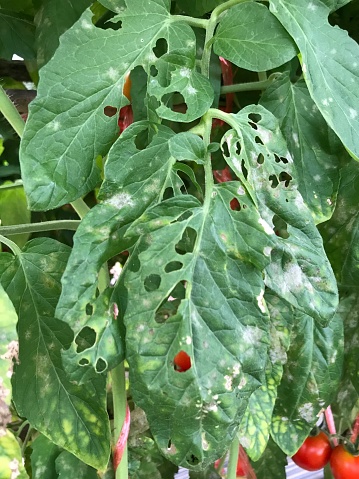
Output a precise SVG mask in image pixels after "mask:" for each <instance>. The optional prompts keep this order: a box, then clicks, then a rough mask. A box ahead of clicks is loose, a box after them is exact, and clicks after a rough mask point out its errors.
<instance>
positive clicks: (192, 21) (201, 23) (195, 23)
mask: <svg viewBox="0 0 359 479" xmlns="http://www.w3.org/2000/svg"><path fill="white" fill-rule="evenodd" d="M171 20H173V21H175V22H186V23H188V25H190V26H191V27H197V28H207V25H208V22H209V20H206V19H204V18H195V17H187V16H186V15H172V16H171Z"/></svg>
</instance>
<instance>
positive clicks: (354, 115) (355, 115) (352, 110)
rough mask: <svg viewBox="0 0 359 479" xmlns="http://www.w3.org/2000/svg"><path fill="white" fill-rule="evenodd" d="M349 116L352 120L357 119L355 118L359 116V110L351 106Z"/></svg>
mask: <svg viewBox="0 0 359 479" xmlns="http://www.w3.org/2000/svg"><path fill="white" fill-rule="evenodd" d="M349 116H350V118H351V119H352V120H355V118H356V117H357V116H358V112H357V111H356V110H354V108H349Z"/></svg>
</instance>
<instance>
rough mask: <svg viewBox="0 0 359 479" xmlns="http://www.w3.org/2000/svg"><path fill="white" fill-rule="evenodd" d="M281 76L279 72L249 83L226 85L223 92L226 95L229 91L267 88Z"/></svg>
mask: <svg viewBox="0 0 359 479" xmlns="http://www.w3.org/2000/svg"><path fill="white" fill-rule="evenodd" d="M278 76H279V73H272V75H270V77H269V78H267V79H266V80H262V81H255V82H248V83H237V84H234V85H225V86H222V88H221V94H222V95H225V94H227V93H235V92H239V91H255V90H265V89H266V88H268V87H269V86H271V84H272V83H273V82H274V80H276V79H277V78H278Z"/></svg>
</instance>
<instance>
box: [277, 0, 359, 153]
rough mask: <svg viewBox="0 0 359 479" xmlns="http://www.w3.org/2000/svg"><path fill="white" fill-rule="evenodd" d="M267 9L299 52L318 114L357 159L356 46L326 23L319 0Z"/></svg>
mask: <svg viewBox="0 0 359 479" xmlns="http://www.w3.org/2000/svg"><path fill="white" fill-rule="evenodd" d="M331 6H333V2H331ZM270 10H271V12H272V13H273V14H274V15H275V16H276V17H277V18H278V20H279V21H280V22H281V23H282V25H283V26H284V28H285V29H286V30H287V31H288V32H289V33H290V35H291V36H292V37H293V39H294V41H295V42H296V44H297V46H298V48H299V50H300V53H301V55H302V69H303V73H304V78H305V81H306V84H307V87H308V90H309V92H310V95H311V96H312V98H313V100H314V101H315V103H316V104H317V107H318V108H319V110H320V112H321V114H322V115H323V117H324V118H325V120H326V122H327V123H328V125H329V126H330V127H331V128H332V129H333V130H334V131H335V133H336V134H337V135H338V136H339V138H340V139H341V141H342V142H343V144H344V145H345V146H346V148H347V149H348V150H350V151H351V152H352V154H353V156H354V157H357V158H358V157H359V139H358V135H357V134H356V132H357V131H358V128H359V92H358V89H357V88H354V85H356V84H357V83H358V79H359V61H358V57H359V46H358V44H357V43H356V42H355V41H354V40H352V39H351V38H350V37H349V36H348V33H347V32H346V31H344V30H342V29H340V28H337V27H332V26H331V25H330V24H329V23H328V15H329V13H330V9H329V8H328V7H327V6H325V5H324V3H323V2H322V1H321V0H312V1H310V2H308V1H307V0H285V1H283V0H271V1H270ZM343 51H345V55H343Z"/></svg>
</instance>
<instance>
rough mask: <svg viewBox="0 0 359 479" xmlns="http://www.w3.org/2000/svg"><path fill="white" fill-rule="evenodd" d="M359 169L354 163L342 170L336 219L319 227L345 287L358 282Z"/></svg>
mask: <svg viewBox="0 0 359 479" xmlns="http://www.w3.org/2000/svg"><path fill="white" fill-rule="evenodd" d="M358 189H359V166H358V164H357V163H356V162H355V161H351V162H350V163H348V164H347V165H346V166H345V167H344V168H342V170H341V182H340V188H339V193H338V202H337V206H336V209H335V211H334V214H333V217H332V218H331V220H330V221H328V222H327V223H324V224H323V225H321V227H320V232H321V234H322V236H323V240H324V245H325V250H326V252H327V255H328V257H329V259H330V262H331V263H332V265H333V269H334V272H335V274H336V277H337V280H338V282H339V283H340V284H341V285H342V286H354V287H357V285H358V281H359V247H358V235H359V212H358Z"/></svg>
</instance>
